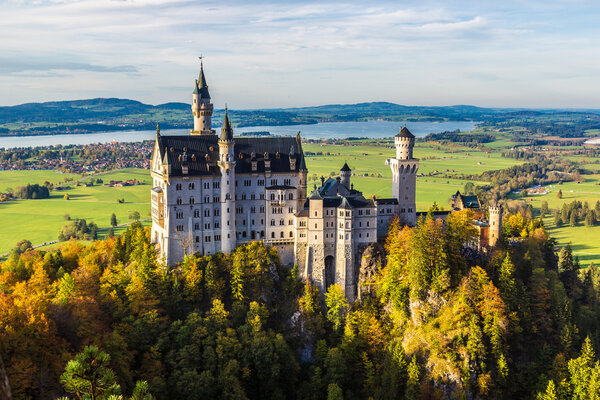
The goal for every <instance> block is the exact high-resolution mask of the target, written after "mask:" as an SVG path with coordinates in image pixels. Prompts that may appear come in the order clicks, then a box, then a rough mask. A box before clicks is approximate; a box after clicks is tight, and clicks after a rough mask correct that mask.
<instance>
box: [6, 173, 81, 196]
mask: <svg viewBox="0 0 600 400" xmlns="http://www.w3.org/2000/svg"><path fill="white" fill-rule="evenodd" d="M79 177H80V175H75V174H64V173H60V172H56V171H52V170H40V171H0V192H6V189H7V188H12V189H14V188H16V187H17V186H25V185H27V184H28V183H29V184H34V183H38V184H42V183H44V181H48V182H50V183H53V184H55V185H56V184H58V183H63V182H64V181H65V178H73V179H78V178H79Z"/></svg>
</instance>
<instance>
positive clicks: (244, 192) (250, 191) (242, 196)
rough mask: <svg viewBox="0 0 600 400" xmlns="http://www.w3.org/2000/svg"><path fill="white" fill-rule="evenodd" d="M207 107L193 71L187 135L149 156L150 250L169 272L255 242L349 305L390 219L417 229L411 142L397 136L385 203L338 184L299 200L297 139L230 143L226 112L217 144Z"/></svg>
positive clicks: (302, 190)
mask: <svg viewBox="0 0 600 400" xmlns="http://www.w3.org/2000/svg"><path fill="white" fill-rule="evenodd" d="M212 113H213V104H212V103H211V98H210V94H209V91H208V85H207V82H206V78H205V75H204V68H203V65H202V64H201V66H200V75H199V77H198V79H197V80H196V82H195V85H194V91H193V93H192V114H193V117H194V129H193V130H191V131H190V134H189V135H179V136H171V135H169V136H167V135H161V134H160V131H159V130H158V128H157V133H156V141H155V144H154V149H153V152H152V160H151V175H152V179H153V188H152V190H151V207H152V233H151V235H152V242H153V243H155V244H156V247H157V249H158V252H159V258H160V259H161V260H164V262H166V263H167V264H168V265H172V264H175V263H177V262H179V261H181V260H182V259H183V257H184V256H185V255H190V254H194V253H199V254H202V255H209V254H215V253H217V252H220V251H221V252H225V253H229V252H231V251H232V250H233V249H234V248H235V247H236V246H239V245H243V244H246V243H249V242H251V241H255V240H260V241H262V242H263V243H264V244H265V245H267V246H272V247H276V248H277V250H278V253H279V256H280V259H281V262H282V263H283V264H288V265H293V264H297V265H298V267H299V268H300V272H301V274H302V277H303V278H308V277H310V278H311V279H312V280H313V282H314V283H315V284H316V285H317V286H318V287H319V288H320V289H322V290H325V289H326V288H327V287H328V286H330V285H331V284H333V283H337V284H339V285H340V286H341V287H342V288H344V289H345V294H346V296H347V297H348V299H349V300H350V301H352V300H354V298H355V297H356V291H357V287H356V285H357V280H358V273H359V266H360V260H361V257H362V253H363V251H364V250H365V249H366V248H367V247H368V246H369V245H371V244H374V243H377V241H378V239H381V238H383V237H384V236H385V235H386V233H387V228H388V226H389V224H390V222H391V220H392V218H393V217H394V216H395V215H397V216H399V218H400V220H401V222H402V223H404V224H407V225H411V226H412V225H415V224H416V219H417V213H416V206H415V190H416V177H417V170H418V168H419V160H418V159H415V158H414V157H413V147H414V144H415V137H414V135H412V134H411V133H410V131H409V130H408V129H407V128H406V127H404V128H402V129H401V130H400V132H399V133H398V134H397V135H396V136H395V138H394V141H395V148H396V154H395V157H393V158H390V159H388V160H387V161H386V164H387V165H389V166H390V168H391V170H392V193H393V197H392V198H389V199H377V198H374V197H373V198H370V199H367V198H365V197H364V196H363V194H362V192H360V191H358V190H356V189H355V188H354V185H353V184H352V183H351V176H352V171H351V170H350V168H349V167H348V165H347V164H344V166H343V167H342V168H341V170H340V176H339V177H337V178H329V179H327V180H325V179H324V178H321V182H320V186H319V187H317V185H315V187H314V190H313V191H312V192H311V194H310V195H307V174H308V169H307V167H306V162H305V159H304V153H303V151H302V141H301V138H300V135H299V134H298V135H297V136H296V137H260V138H254V137H253V138H250V137H243V138H242V137H234V135H233V130H232V127H231V122H230V120H229V117H228V114H227V109H226V110H225V116H224V120H223V125H222V128H221V133H220V135H217V134H216V132H215V131H214V130H213V129H212V122H211V119H212Z"/></svg>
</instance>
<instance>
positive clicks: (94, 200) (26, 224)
mask: <svg viewBox="0 0 600 400" xmlns="http://www.w3.org/2000/svg"><path fill="white" fill-rule="evenodd" d="M3 172H5V174H4V175H3V176H2V180H0V187H4V186H5V180H4V179H5V178H6V179H7V181H13V182H14V180H15V179H16V178H13V177H11V172H13V171H3ZM14 172H15V175H17V176H18V177H19V178H23V179H24V180H27V179H29V180H31V181H32V182H33V180H35V179H39V178H40V177H41V176H43V171H14ZM28 173H29V174H31V176H28ZM45 173H46V175H49V176H52V175H53V174H55V172H54V171H45ZM100 176H101V178H102V180H104V182H108V181H109V180H111V179H112V180H125V179H137V180H139V181H140V182H143V183H145V184H143V185H138V186H127V187H121V188H117V187H114V188H111V187H106V186H91V187H85V186H75V183H71V184H70V188H69V189H67V190H62V191H57V190H54V191H52V192H51V195H50V198H48V199H41V200H15V201H8V202H4V203H0V218H1V219H2V221H3V225H4V227H5V228H4V229H2V230H0V254H3V253H6V252H7V251H9V250H10V249H11V248H12V247H13V246H14V245H15V243H16V242H18V241H19V240H21V239H27V240H30V241H31V242H32V243H33V244H34V245H36V244H41V243H44V242H50V241H53V240H56V238H57V237H58V233H59V231H60V229H61V228H62V227H63V226H64V225H66V224H67V223H68V221H67V220H65V214H68V215H69V216H70V218H71V219H72V220H74V219H76V218H84V219H85V220H86V221H87V222H91V221H93V222H95V223H96V224H97V225H98V226H99V227H100V228H106V227H109V225H110V224H109V223H110V216H111V214H112V213H115V214H116V216H117V220H118V221H119V223H126V222H128V221H129V219H128V217H129V213H130V212H131V211H138V212H139V213H140V215H141V217H142V218H148V216H149V213H150V187H151V186H150V183H151V178H150V174H149V172H148V171H147V170H143V169H133V168H132V169H125V170H119V171H114V172H110V173H106V174H102V175H100ZM43 180H44V179H42V182H43ZM86 180H87V178H86ZM65 194H69V198H70V199H69V200H65V199H64V195H65ZM120 198H123V199H124V200H125V203H118V201H117V200H118V199H120Z"/></svg>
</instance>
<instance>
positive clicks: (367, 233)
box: [367, 221, 369, 236]
mask: <svg viewBox="0 0 600 400" xmlns="http://www.w3.org/2000/svg"><path fill="white" fill-rule="evenodd" d="M368 227H369V221H367V228H368ZM367 236H369V234H368V233H367Z"/></svg>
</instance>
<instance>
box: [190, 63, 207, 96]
mask: <svg viewBox="0 0 600 400" xmlns="http://www.w3.org/2000/svg"><path fill="white" fill-rule="evenodd" d="M199 58H200V75H198V79H197V80H196V86H195V88H194V94H198V95H200V98H201V99H210V93H208V84H207V83H206V77H205V76H204V63H203V61H202V58H203V57H202V56H200V57H199Z"/></svg>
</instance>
